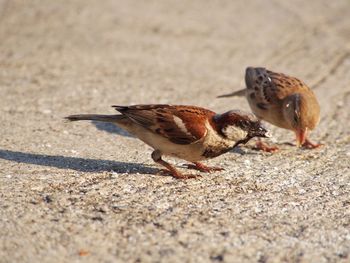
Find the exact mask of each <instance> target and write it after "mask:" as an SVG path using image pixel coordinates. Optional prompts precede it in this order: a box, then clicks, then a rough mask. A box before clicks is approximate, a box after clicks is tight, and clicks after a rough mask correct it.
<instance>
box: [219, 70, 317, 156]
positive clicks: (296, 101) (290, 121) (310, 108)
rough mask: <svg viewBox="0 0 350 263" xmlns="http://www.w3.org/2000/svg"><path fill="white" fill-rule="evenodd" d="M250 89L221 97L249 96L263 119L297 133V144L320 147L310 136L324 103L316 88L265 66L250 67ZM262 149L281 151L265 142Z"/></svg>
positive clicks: (250, 101)
mask: <svg viewBox="0 0 350 263" xmlns="http://www.w3.org/2000/svg"><path fill="white" fill-rule="evenodd" d="M245 82H246V86H247V87H246V89H243V90H239V91H236V92H233V93H231V94H227V95H222V96H219V97H230V96H240V95H245V96H246V97H247V100H248V102H249V105H250V108H251V109H252V111H253V112H254V114H255V115H256V116H257V117H258V118H259V119H261V120H265V121H267V122H269V123H271V124H273V125H276V126H278V127H280V128H284V129H288V130H291V131H293V132H295V134H296V141H297V145H298V146H299V147H300V146H303V147H305V148H309V149H312V148H317V147H319V146H320V145H321V144H314V143H312V142H311V141H310V140H309V139H308V137H307V135H308V132H309V131H311V130H313V129H314V128H315V127H316V125H317V124H318V122H319V120H320V106H319V103H318V101H317V98H316V96H315V94H314V93H313V91H312V90H311V89H310V88H309V87H308V86H307V85H306V84H305V83H304V82H302V81H301V80H299V79H297V78H295V77H291V76H288V75H285V74H282V73H276V72H273V71H270V70H267V69H265V68H253V67H248V68H247V69H246V74H245ZM257 146H258V148H260V149H262V150H265V151H274V150H277V149H278V148H277V147H269V146H267V145H266V144H264V143H262V142H261V141H259V142H258V144H257Z"/></svg>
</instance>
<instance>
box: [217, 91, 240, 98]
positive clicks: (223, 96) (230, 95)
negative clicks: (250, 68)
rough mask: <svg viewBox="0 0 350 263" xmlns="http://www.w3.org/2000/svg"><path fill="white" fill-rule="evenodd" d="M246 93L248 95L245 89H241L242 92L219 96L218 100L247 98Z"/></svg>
mask: <svg viewBox="0 0 350 263" xmlns="http://www.w3.org/2000/svg"><path fill="white" fill-rule="evenodd" d="M245 93H246V90H245V89H241V90H238V91H234V92H232V93H229V94H224V95H220V96H218V98H227V97H233V96H239V97H242V96H245Z"/></svg>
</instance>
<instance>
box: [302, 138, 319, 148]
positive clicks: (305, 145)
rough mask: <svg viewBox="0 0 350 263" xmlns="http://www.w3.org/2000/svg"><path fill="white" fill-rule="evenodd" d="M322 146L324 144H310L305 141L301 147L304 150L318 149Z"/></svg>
mask: <svg viewBox="0 0 350 263" xmlns="http://www.w3.org/2000/svg"><path fill="white" fill-rule="evenodd" d="M323 145H324V144H322V143H312V142H311V141H309V140H308V139H306V140H305V142H304V143H303V144H302V147H303V148H305V149H316V148H319V147H321V146H323Z"/></svg>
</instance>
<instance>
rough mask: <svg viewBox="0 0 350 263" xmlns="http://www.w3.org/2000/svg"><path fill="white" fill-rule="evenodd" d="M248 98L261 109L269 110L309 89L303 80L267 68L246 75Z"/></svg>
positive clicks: (256, 69)
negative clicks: (287, 98)
mask: <svg viewBox="0 0 350 263" xmlns="http://www.w3.org/2000/svg"><path fill="white" fill-rule="evenodd" d="M246 85H247V96H249V98H250V99H252V100H254V101H255V103H256V104H257V106H258V107H259V108H262V109H264V108H268V107H269V106H271V105H273V104H276V103H279V102H280V101H281V100H283V99H284V98H285V97H287V96H289V95H291V94H293V93H297V92H303V91H304V90H305V89H309V88H308V87H307V86H306V85H305V84H304V83H303V82H302V81H301V80H299V79H297V78H294V77H291V76H288V75H285V74H282V73H276V72H273V71H269V70H266V69H265V68H255V69H254V73H253V74H249V73H246Z"/></svg>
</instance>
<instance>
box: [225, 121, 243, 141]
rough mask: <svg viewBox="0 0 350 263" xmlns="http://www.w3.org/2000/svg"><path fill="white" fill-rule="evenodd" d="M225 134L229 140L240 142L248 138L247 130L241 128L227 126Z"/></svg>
mask: <svg viewBox="0 0 350 263" xmlns="http://www.w3.org/2000/svg"><path fill="white" fill-rule="evenodd" d="M223 132H224V133H225V135H226V136H227V138H229V139H230V140H234V141H238V140H242V139H244V138H245V137H247V135H248V132H247V131H245V130H242V129H241V128H239V127H237V126H233V125H230V126H227V127H226V128H225V129H224V130H223Z"/></svg>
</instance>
